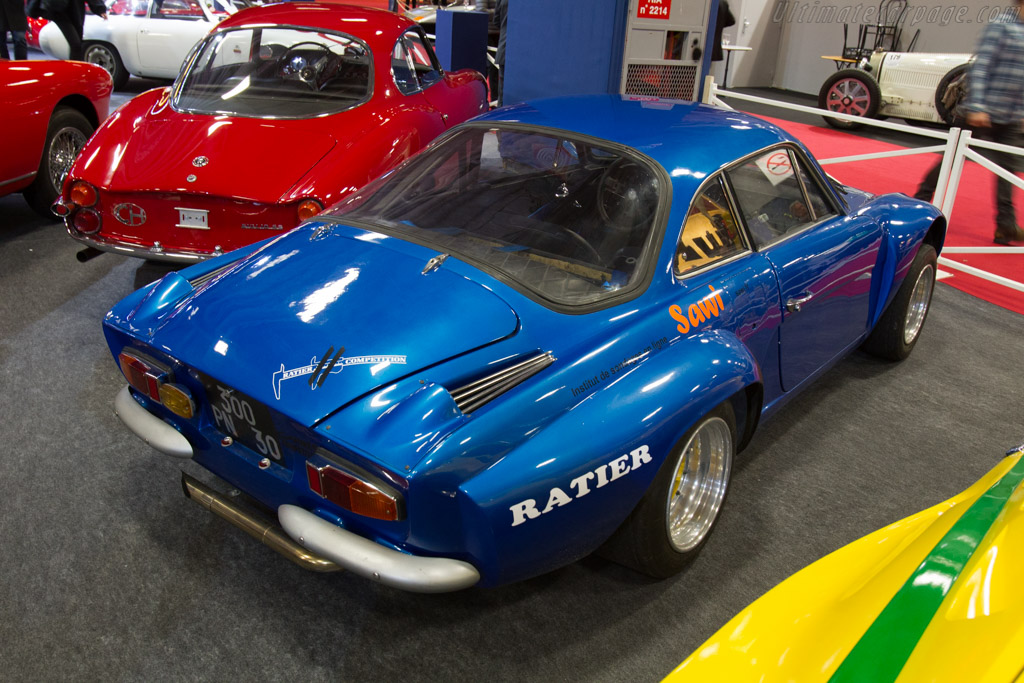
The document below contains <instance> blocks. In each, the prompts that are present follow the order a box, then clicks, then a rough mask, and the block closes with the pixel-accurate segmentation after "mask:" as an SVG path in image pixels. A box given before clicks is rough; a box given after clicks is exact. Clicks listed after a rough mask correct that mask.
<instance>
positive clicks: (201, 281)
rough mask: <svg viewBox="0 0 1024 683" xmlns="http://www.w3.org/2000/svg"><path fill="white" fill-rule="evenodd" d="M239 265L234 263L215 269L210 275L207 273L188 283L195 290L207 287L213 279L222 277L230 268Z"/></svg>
mask: <svg viewBox="0 0 1024 683" xmlns="http://www.w3.org/2000/svg"><path fill="white" fill-rule="evenodd" d="M237 263H238V261H232V262H231V263H229V264H227V265H224V266H221V267H220V268H215V269H214V270H211V271H210V272H209V273H205V274H203V275H200V276H199V277H196V278H193V279H191V280H189V281H188V282H189V284H190V285H192V288H193V289H199V288H200V287H202V286H203V285H205V284H206V283H207V282H209V281H210V280H212V279H213V278H215V277H217V276H218V275H220V274H221V273H223V272H224V271H225V270H227V269H228V268H232V267H234V266H235V265H236V264H237Z"/></svg>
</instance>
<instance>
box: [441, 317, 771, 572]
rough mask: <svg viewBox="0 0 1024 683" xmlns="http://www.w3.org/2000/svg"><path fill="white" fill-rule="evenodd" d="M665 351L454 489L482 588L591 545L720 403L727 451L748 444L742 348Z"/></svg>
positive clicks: (749, 400)
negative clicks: (726, 412)
mask: <svg viewBox="0 0 1024 683" xmlns="http://www.w3.org/2000/svg"><path fill="white" fill-rule="evenodd" d="M673 347H675V348H673V349H670V350H666V351H662V352H661V353H659V354H657V355H655V356H653V357H652V358H650V359H648V360H647V361H645V362H643V363H641V364H638V365H637V367H635V368H634V369H633V370H632V371H631V374H632V373H635V374H634V376H633V378H632V380H631V381H628V382H623V381H617V382H611V383H610V384H608V385H605V386H603V387H601V388H600V389H599V390H597V391H595V392H594V393H592V394H591V395H589V396H588V397H587V398H586V399H584V400H582V401H580V402H579V403H578V404H577V405H576V406H575V407H574V408H573V409H571V410H568V411H566V412H565V413H563V414H562V415H560V416H559V417H558V418H557V419H556V420H555V421H554V422H552V423H551V424H548V425H546V426H545V427H544V428H543V429H542V430H541V431H540V432H539V433H538V434H536V435H535V436H533V437H531V438H530V439H529V440H527V441H525V442H523V443H521V444H519V445H517V446H516V447H515V448H514V449H512V450H511V451H510V452H509V453H507V454H506V455H505V456H504V457H503V458H502V459H501V460H500V461H499V462H496V463H494V464H493V465H491V466H489V467H488V468H486V469H485V470H483V471H481V472H480V473H478V474H477V475H475V476H473V477H472V478H471V479H469V480H467V481H465V482H464V483H463V485H462V486H460V487H459V489H460V494H461V495H460V496H459V498H460V505H461V508H462V510H463V513H462V515H461V517H462V519H463V520H470V519H471V520H475V521H474V522H473V523H472V524H469V525H467V529H466V530H467V532H468V536H469V539H470V540H469V546H470V547H472V548H477V549H486V550H485V551H484V552H483V553H481V554H480V555H477V556H476V560H477V561H478V562H479V563H480V566H481V567H482V568H483V572H482V573H483V574H484V575H485V576H486V577H487V578H486V579H485V583H487V584H489V585H490V584H492V583H505V582H507V581H513V580H520V579H523V578H527V577H529V576H533V575H536V574H540V573H543V572H546V571H549V570H551V569H554V568H556V567H558V566H561V565H564V564H567V563H568V562H572V561H575V560H577V559H579V558H581V557H584V556H586V555H588V554H590V553H592V552H594V551H595V550H597V549H598V548H599V547H601V545H602V544H603V543H604V542H605V541H607V539H608V538H609V537H611V535H612V534H613V533H614V532H615V530H616V529H618V528H619V526H621V524H622V523H623V521H624V520H626V519H627V518H628V517H629V515H630V513H631V512H632V511H633V510H634V509H635V508H636V506H637V505H638V504H639V502H640V500H641V499H642V498H643V496H644V494H646V492H647V491H648V490H649V489H650V487H651V486H652V485H653V483H654V481H655V478H656V475H657V472H658V470H659V468H660V467H661V466H662V464H663V463H664V462H665V460H666V458H667V457H668V456H669V455H670V454H671V450H672V448H673V447H674V446H675V444H676V443H677V442H678V441H679V440H680V438H682V436H683V435H685V434H686V432H687V431H688V430H689V429H691V428H692V427H693V425H694V424H697V423H698V422H699V421H700V419H701V418H702V417H703V416H705V415H706V414H708V413H709V412H711V411H712V410H714V409H715V408H716V407H717V406H719V405H721V404H723V403H729V404H730V405H731V406H732V408H733V412H734V414H735V416H736V431H737V433H736V435H735V436H736V442H737V444H738V445H739V444H742V445H746V443H748V442H749V441H750V438H751V435H752V434H753V432H754V430H755V428H756V426H757V422H758V417H759V414H760V408H761V404H762V398H763V391H762V379H761V372H760V367H759V366H758V365H757V363H756V361H755V359H754V356H753V355H752V354H751V353H750V351H749V349H747V348H746V346H745V345H744V344H743V343H742V342H741V341H740V340H738V339H737V338H736V337H735V335H733V334H732V333H730V332H726V331H723V330H710V331H708V332H706V333H703V334H698V335H694V336H692V337H689V338H686V339H683V340H681V341H680V342H677V343H676V344H674V345H673ZM708 359H714V360H717V361H718V362H717V363H716V364H715V365H711V364H710V363H709V362H705V361H707V360H708ZM699 368H708V370H706V371H703V373H702V372H701V370H699ZM712 368H714V369H712ZM722 370H724V371H725V372H724V373H723V372H722ZM716 371H717V373H718V374H717V376H715V373H716ZM726 373H727V374H726ZM712 377H714V378H713V379H712ZM627 386H628V387H630V388H626V387H627ZM663 408H664V409H665V410H664V413H665V414H664V416H662V414H660V413H659V412H658V411H659V410H661V409H663ZM655 415H657V417H654V416H655ZM638 450H640V451H642V452H643V453H645V454H647V453H649V455H650V460H649V461H648V462H646V463H645V464H643V465H642V466H636V463H637V462H638V461H637V460H636V459H635V458H636V457H639V456H634V453H636V452H637V451H638ZM737 450H738V448H737ZM627 455H628V456H629V457H628V459H627V461H628V463H629V464H630V468H629V470H628V471H627V472H625V473H624V474H622V476H620V477H615V479H614V480H609V481H608V483H607V485H604V484H602V485H601V486H600V487H598V486H597V484H596V482H597V481H599V479H598V478H597V477H595V478H592V479H589V480H588V481H589V486H590V489H589V492H588V493H585V494H583V495H580V494H579V490H580V488H579V486H578V485H577V486H575V487H574V484H573V482H576V481H578V479H579V478H580V477H586V476H587V475H588V473H591V472H593V473H596V472H597V470H599V469H601V468H608V467H611V466H612V465H611V463H613V462H614V461H616V460H617V459H619V460H621V459H622V458H623V457H624V456H627ZM609 471H610V470H609ZM556 489H557V491H555V490H556ZM553 491H554V493H553ZM563 494H564V496H566V497H567V498H568V499H571V502H569V501H567V500H565V499H562V495H563ZM527 501H529V502H527ZM563 503H564V504H563ZM524 505H525V507H524ZM517 506H518V507H517ZM526 508H529V510H530V511H531V514H524V510H525V509H526ZM549 508H550V509H549ZM516 510H518V511H519V512H518V513H517V512H516ZM533 511H542V512H541V514H539V515H537V516H533V515H532V512H533Z"/></svg>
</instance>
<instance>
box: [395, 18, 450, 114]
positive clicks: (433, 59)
mask: <svg viewBox="0 0 1024 683" xmlns="http://www.w3.org/2000/svg"><path fill="white" fill-rule="evenodd" d="M409 34H414V35H415V36H416V37H417V38H419V39H420V42H421V43H422V44H423V47H424V48H425V49H426V52H427V57H428V59H429V60H430V64H431V66H432V67H433V70H434V72H436V73H437V76H438V77H437V79H436V80H434V81H432V82H431V83H428V84H426V85H424V84H423V79H422V78H421V77H420V74H419V73H418V72H417V71H416V65H415V63H414V62H413V59H412V51H411V50H409V48H408V47H406V45H405V40H406V37H407V36H408V35H409ZM399 46H400V47H401V48H402V51H403V52H404V53H405V62H406V66H407V68H408V69H409V70H410V72H411V73H412V75H413V77H414V78H415V79H416V87H415V88H410V89H408V92H406V90H404V89H403V88H402V86H401V85H399V81H398V78H396V77H395V67H394V54H395V48H396V47H399ZM389 59H390V60H391V62H390V64H389V69H390V71H391V81H392V82H393V83H394V84H395V89H396V90H398V92H399V93H401V94H402V95H405V96H406V97H409V96H411V95H418V94H419V93H422V92H424V91H426V90H427V89H428V88H430V87H431V86H433V85H435V84H437V83H440V82H441V81H443V80H444V69H442V68H441V62H440V60H439V59H438V58H437V53H436V52H435V51H434V46H433V45H431V44H430V41H429V40H428V39H427V36H426V34H425V33H424V32H423V29H422V28H421V27H420V26H410V27H409V28H407V29H406V30H405V31H403V32H402V35H400V36H398V39H397V40H395V44H394V46H392V48H391V52H390V55H389Z"/></svg>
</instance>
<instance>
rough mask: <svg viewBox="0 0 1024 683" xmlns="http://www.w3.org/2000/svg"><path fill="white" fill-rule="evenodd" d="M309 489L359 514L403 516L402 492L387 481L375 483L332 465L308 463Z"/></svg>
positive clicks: (386, 516)
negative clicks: (392, 488) (387, 483)
mask: <svg viewBox="0 0 1024 683" xmlns="http://www.w3.org/2000/svg"><path fill="white" fill-rule="evenodd" d="M306 476H307V477H308V478H309V488H310V489H312V491H313V492H314V493H316V494H317V495H318V496H320V497H321V498H325V499H327V500H329V501H331V502H332V503H334V504H335V505H337V506H339V507H341V508H344V509H346V510H350V511H352V512H354V513H356V514H357V515H363V516H364V517H371V518H373V519H382V520H385V521H396V520H399V519H401V515H402V506H401V504H400V494H399V493H398V492H397V491H394V490H388V489H390V487H389V486H387V485H383V484H373V483H371V482H369V481H366V480H364V479H360V478H359V477H356V476H355V475H353V474H350V473H348V472H344V471H342V470H339V469H337V468H335V467H331V466H330V465H325V466H323V467H317V466H316V465H314V464H312V463H310V462H307V463H306Z"/></svg>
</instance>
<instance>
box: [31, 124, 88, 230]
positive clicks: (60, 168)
mask: <svg viewBox="0 0 1024 683" xmlns="http://www.w3.org/2000/svg"><path fill="white" fill-rule="evenodd" d="M92 131H93V126H92V124H91V123H89V119H87V118H85V116H83V115H82V113H81V112H79V111H76V110H74V109H70V108H68V107H57V109H55V110H54V111H53V116H51V117H50V124H49V125H48V126H47V128H46V142H45V144H44V145H43V155H42V158H40V159H39V169H38V170H37V171H36V179H35V180H33V181H32V184H31V185H29V186H28V187H27V188H25V193H24V194H25V199H26V201H28V203H29V206H31V207H32V209H33V210H34V211H35V212H36V213H38V214H40V215H42V216H46V217H47V218H53V217H54V216H53V214H52V213H51V212H50V205H51V204H53V202H54V201H55V200H56V199H57V196H58V195H60V192H61V187H62V186H63V184H64V176H66V175H67V172H68V170H69V169H70V168H71V164H72V162H74V160H75V157H77V156H78V153H79V152H80V151H82V147H84V146H85V143H86V142H87V141H88V140H89V136H90V135H92Z"/></svg>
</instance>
